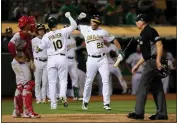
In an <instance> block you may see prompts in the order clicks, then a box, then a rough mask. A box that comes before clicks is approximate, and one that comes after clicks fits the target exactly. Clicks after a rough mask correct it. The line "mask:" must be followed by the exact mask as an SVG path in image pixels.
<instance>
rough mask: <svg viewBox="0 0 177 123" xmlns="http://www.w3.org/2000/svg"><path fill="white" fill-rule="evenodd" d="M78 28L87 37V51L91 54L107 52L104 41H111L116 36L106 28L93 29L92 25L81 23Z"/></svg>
mask: <svg viewBox="0 0 177 123" xmlns="http://www.w3.org/2000/svg"><path fill="white" fill-rule="evenodd" d="M78 29H79V30H80V32H81V34H82V35H83V36H84V38H85V42H86V47H87V52H88V54H89V55H100V54H103V53H105V51H104V41H107V42H111V41H112V40H113V39H114V38H115V37H114V36H113V35H110V34H109V33H108V32H107V31H106V30H104V29H101V28H98V29H96V30H93V29H92V27H91V26H87V25H79V26H78Z"/></svg>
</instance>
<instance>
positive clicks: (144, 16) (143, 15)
mask: <svg viewBox="0 0 177 123" xmlns="http://www.w3.org/2000/svg"><path fill="white" fill-rule="evenodd" d="M138 21H144V22H146V23H147V22H148V17H147V15H145V14H139V15H138V16H137V17H136V22H138Z"/></svg>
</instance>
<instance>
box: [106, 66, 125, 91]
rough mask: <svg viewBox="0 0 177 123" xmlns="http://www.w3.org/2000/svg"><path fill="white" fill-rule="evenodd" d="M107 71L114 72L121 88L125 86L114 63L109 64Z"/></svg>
mask: <svg viewBox="0 0 177 123" xmlns="http://www.w3.org/2000/svg"><path fill="white" fill-rule="evenodd" d="M109 71H110V73H111V74H114V75H115V76H116V77H117V79H118V80H119V82H120V85H121V86H122V88H123V89H124V88H127V83H126V82H125V80H124V78H123V76H122V73H121V72H120V69H119V68H115V67H114V64H109ZM111 82H112V79H111Z"/></svg>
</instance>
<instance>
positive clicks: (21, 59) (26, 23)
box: [8, 16, 40, 118]
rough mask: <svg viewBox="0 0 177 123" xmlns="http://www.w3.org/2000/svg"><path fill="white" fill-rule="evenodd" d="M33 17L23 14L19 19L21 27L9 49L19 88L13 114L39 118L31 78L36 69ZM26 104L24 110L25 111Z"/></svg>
mask: <svg viewBox="0 0 177 123" xmlns="http://www.w3.org/2000/svg"><path fill="white" fill-rule="evenodd" d="M34 23H35V21H34V18H33V17H28V16H22V17H21V18H19V20H18V27H19V28H20V29H21V30H20V31H19V32H17V33H15V35H14V36H13V37H12V39H11V40H10V42H9V43H8V50H9V52H10V53H11V55H12V56H13V61H12V62H11V64H12V69H13V71H14V73H15V76H16V84H17V88H16V91H15V96H14V110H13V114H12V116H13V117H14V118H16V117H24V118H39V117H40V115H39V114H37V113H35V112H34V110H33V106H32V91H33V88H34V86H35V83H34V81H33V80H31V71H30V68H31V70H33V71H34V70H35V67H34V63H33V54H32V46H31V36H30V35H29V33H28V32H29V31H33V28H32V24H33V25H34ZM23 106H24V111H23Z"/></svg>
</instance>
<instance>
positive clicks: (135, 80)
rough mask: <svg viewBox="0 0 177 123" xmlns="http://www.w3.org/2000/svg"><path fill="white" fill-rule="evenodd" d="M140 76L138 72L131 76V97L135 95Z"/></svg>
mask: <svg viewBox="0 0 177 123" xmlns="http://www.w3.org/2000/svg"><path fill="white" fill-rule="evenodd" d="M141 76H142V73H138V72H136V73H135V74H133V75H132V95H135V94H136V91H137V88H138V84H139V81H140V78H141Z"/></svg>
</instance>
